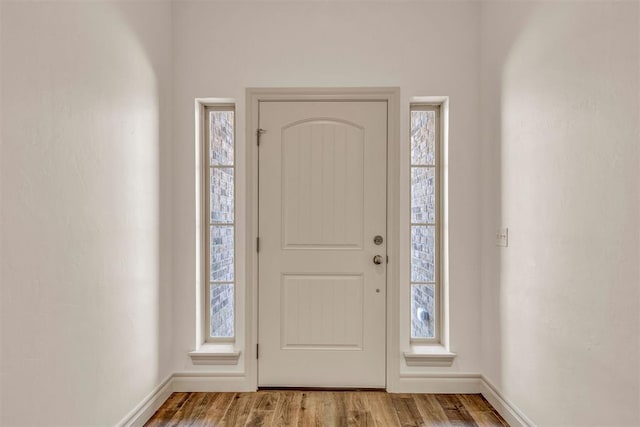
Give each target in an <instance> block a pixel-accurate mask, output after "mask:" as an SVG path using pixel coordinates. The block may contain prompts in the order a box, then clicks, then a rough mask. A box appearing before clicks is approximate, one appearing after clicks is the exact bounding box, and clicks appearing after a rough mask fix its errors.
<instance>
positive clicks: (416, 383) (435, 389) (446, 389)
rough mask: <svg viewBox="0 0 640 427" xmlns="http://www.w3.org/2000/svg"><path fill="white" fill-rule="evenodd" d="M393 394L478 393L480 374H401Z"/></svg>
mask: <svg viewBox="0 0 640 427" xmlns="http://www.w3.org/2000/svg"><path fill="white" fill-rule="evenodd" d="M399 377H400V378H399V380H398V386H397V388H396V390H394V391H393V392H394V393H439V394H448V393H449V394H451V393H456V394H457V393H474V394H475V393H480V378H481V375H480V374H475V373H457V372H454V373H444V372H443V373H440V372H431V373H401V374H400V375H399Z"/></svg>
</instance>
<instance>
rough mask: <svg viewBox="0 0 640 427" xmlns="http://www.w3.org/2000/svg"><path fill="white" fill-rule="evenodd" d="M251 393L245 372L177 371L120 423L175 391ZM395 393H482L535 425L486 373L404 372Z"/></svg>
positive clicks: (123, 426) (134, 424) (123, 425)
mask: <svg viewBox="0 0 640 427" xmlns="http://www.w3.org/2000/svg"><path fill="white" fill-rule="evenodd" d="M225 391H226V392H247V391H248V392H251V391H256V387H254V386H253V383H252V382H251V381H250V377H248V376H247V375H245V373H244V372H204V371H200V372H194V371H187V372H174V373H173V374H171V375H169V376H168V377H167V378H165V379H164V381H162V382H161V383H160V384H159V385H158V386H157V387H156V388H155V389H153V391H152V392H151V393H149V395H148V396H146V397H145V398H144V399H143V400H142V401H141V402H140V403H139V404H138V405H137V406H136V407H135V408H134V409H133V410H132V411H131V412H130V413H129V414H127V415H126V416H125V417H124V418H123V419H122V420H121V421H120V422H119V423H118V424H116V425H117V426H118V427H138V426H143V425H144V424H145V423H146V422H147V421H148V420H149V419H150V418H151V417H152V416H153V414H154V413H155V412H156V411H157V409H158V408H159V407H160V406H161V405H162V404H163V403H164V402H165V401H166V400H167V399H168V398H169V396H170V395H171V393H173V392H225ZM393 392H394V393H442V394H447V393H480V394H482V395H483V396H484V398H485V399H487V401H488V402H489V403H490V404H491V405H492V406H493V407H494V408H495V410H496V411H498V413H499V414H500V415H501V416H502V417H503V418H504V419H505V420H506V421H507V422H508V423H509V425H510V426H512V427H536V425H535V424H534V423H533V421H531V420H530V419H529V418H528V417H527V416H526V415H525V414H524V413H523V412H522V411H521V410H520V409H518V408H517V407H516V406H515V405H514V404H513V402H511V401H509V399H507V398H506V397H505V396H504V395H503V394H502V393H501V392H500V391H499V390H498V389H497V388H496V387H495V386H494V385H493V384H492V383H491V382H490V381H489V380H488V379H487V378H486V377H485V376H484V375H482V374H478V373H466V372H420V373H413V372H402V373H399V374H398V381H397V384H396V388H395V390H393Z"/></svg>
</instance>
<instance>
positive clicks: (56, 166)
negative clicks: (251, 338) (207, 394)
mask: <svg viewBox="0 0 640 427" xmlns="http://www.w3.org/2000/svg"><path fill="white" fill-rule="evenodd" d="M151 4H153V7H150V6H151ZM170 12H171V9H170V6H169V4H168V3H162V2H153V3H149V2H121V3H99V2H84V3H83V2H2V21H1V25H0V28H1V35H2V67H3V68H2V80H1V83H2V105H1V106H2V122H3V127H2V201H3V205H2V257H1V258H2V294H1V303H0V304H1V306H0V316H1V320H2V340H1V341H2V342H1V346H2V347H1V353H0V358H1V364H0V375H1V377H0V378H1V382H0V383H1V387H2V390H1V392H2V397H1V403H2V410H1V418H0V424H2V425H6V426H18V425H25V426H36V425H60V426H62V425H64V426H72V425H77V426H110V425H114V424H116V423H117V422H118V421H119V420H121V419H122V418H123V417H124V416H125V414H127V413H128V412H129V411H131V410H132V409H133V408H134V407H135V406H136V405H137V404H138V403H140V402H141V401H142V399H143V398H144V397H145V396H146V395H147V394H148V393H150V392H151V391H152V390H153V388H154V387H155V386H157V385H158V384H159V383H160V381H161V380H162V379H164V377H165V376H166V375H168V373H169V360H168V357H169V353H170V352H169V345H170V340H171V323H170V313H171V305H170V300H169V298H168V296H169V286H170V283H169V278H170V277H169V276H170V268H169V267H170V265H171V264H170V260H169V252H168V250H170V246H169V239H170V238H171V235H170V233H169V231H170V228H169V227H170V217H169V215H170V213H171V207H170V206H171V205H170V200H169V199H168V196H167V194H168V193H167V189H170V181H169V180H170V174H169V167H168V166H169V163H168V161H167V160H168V157H167V156H166V154H167V150H166V148H167V143H168V141H169V139H168V137H169V132H170V126H169V125H168V123H169V121H170V117H169V116H168V109H167V107H168V106H169V105H170V104H169V100H168V96H170V90H169V84H170V62H169V61H170V50H169V49H168V47H169V46H170V23H171V21H170V18H171V16H170Z"/></svg>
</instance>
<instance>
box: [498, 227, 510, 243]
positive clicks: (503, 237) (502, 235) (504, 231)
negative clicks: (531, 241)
mask: <svg viewBox="0 0 640 427" xmlns="http://www.w3.org/2000/svg"><path fill="white" fill-rule="evenodd" d="M496 246H502V247H505V248H506V247H507V246H509V229H508V228H498V231H496Z"/></svg>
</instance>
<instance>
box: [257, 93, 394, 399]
mask: <svg viewBox="0 0 640 427" xmlns="http://www.w3.org/2000/svg"><path fill="white" fill-rule="evenodd" d="M259 105H260V106H259V123H260V128H261V129H264V132H263V133H262V135H261V137H260V146H259V153H260V154H259V236H260V250H259V255H258V256H259V258H258V259H259V284H258V300H259V315H258V322H259V325H258V342H259V357H258V385H259V386H261V387H265V386H285V387H385V360H386V359H385V335H386V334H385V325H386V320H385V318H386V315H385V307H386V243H387V242H386V239H387V236H386V210H387V206H386V186H387V184H386V183H387V177H386V165H387V162H386V152H387V103H386V102H384V101H363V102H355V101H354V102H349V101H335V102H334V101H316V102H306V101H305V102H295V101H291V102H285V101H276V102H260V104H259ZM376 236H381V237H382V242H379V241H378V242H377V243H376V242H374V238H375V237H376ZM376 256H379V258H378V259H376V260H375V262H374V257H376ZM376 262H378V263H376Z"/></svg>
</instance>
